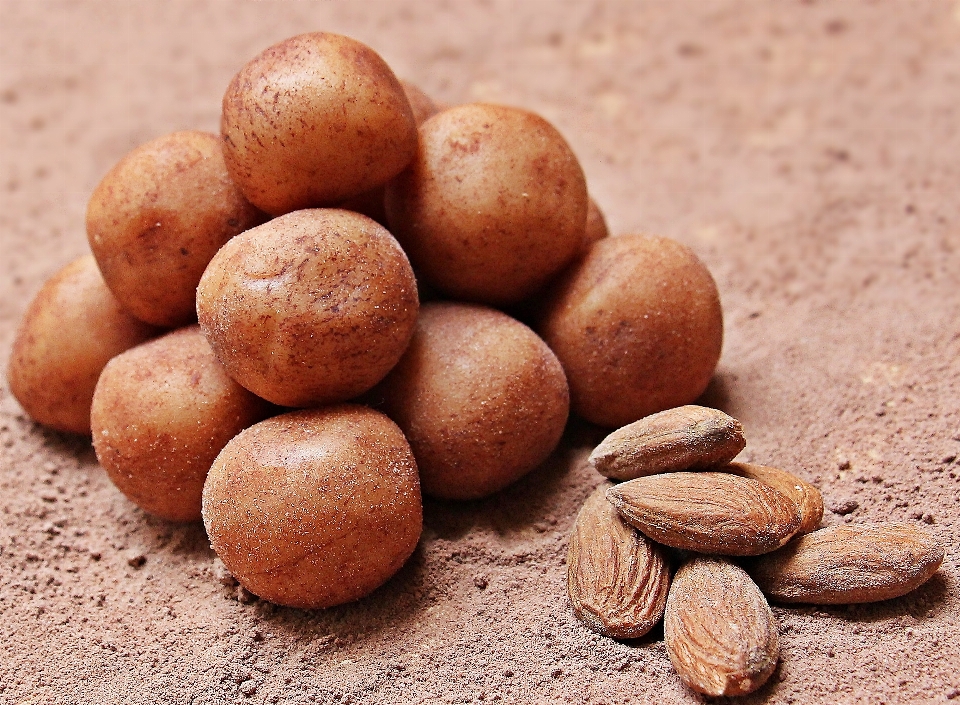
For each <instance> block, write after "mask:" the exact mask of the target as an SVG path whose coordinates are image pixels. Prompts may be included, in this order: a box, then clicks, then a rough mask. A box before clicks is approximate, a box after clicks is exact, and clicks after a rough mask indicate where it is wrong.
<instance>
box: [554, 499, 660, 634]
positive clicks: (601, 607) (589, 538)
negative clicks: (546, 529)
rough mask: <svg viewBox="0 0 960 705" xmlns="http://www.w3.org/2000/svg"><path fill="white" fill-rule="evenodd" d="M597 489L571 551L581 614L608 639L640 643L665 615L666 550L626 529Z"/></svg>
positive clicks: (570, 571) (570, 588) (571, 577)
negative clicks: (664, 551) (640, 638)
mask: <svg viewBox="0 0 960 705" xmlns="http://www.w3.org/2000/svg"><path fill="white" fill-rule="evenodd" d="M610 486H611V485H610V483H609V482H605V483H603V484H602V485H600V487H598V488H597V489H596V490H595V491H594V493H593V494H592V495H590V497H588V498H587V501H586V502H585V503H584V505H583V507H582V508H581V509H580V513H579V514H578V515H577V520H576V523H575V524H574V526H573V534H572V535H571V537H570V547H569V550H568V553H567V593H568V594H569V596H570V603H571V605H572V606H573V612H574V614H576V616H577V617H578V618H579V619H580V621H582V622H583V623H584V624H586V625H587V626H588V627H590V628H591V629H593V630H594V631H596V632H599V633H600V634H603V635H604V636H609V637H613V638H614V639H636V638H638V637H641V636H643V635H644V634H646V633H647V632H648V631H650V629H652V628H653V625H655V624H656V623H657V622H658V621H660V618H661V617H662V616H663V610H664V606H665V604H666V601H667V590H668V589H669V587H670V570H669V567H668V566H667V562H666V560H665V558H664V555H663V550H662V549H661V548H660V547H659V546H657V545H656V544H655V543H653V542H652V541H650V540H649V539H648V538H647V537H646V536H644V535H643V534H641V533H640V532H639V531H636V530H634V529H633V528H632V527H631V526H629V525H627V524H626V523H625V522H624V521H623V520H622V519H621V518H620V515H619V514H618V513H617V510H616V509H614V507H613V505H611V504H610V503H609V502H608V501H607V500H606V491H607V489H608V488H609V487H610Z"/></svg>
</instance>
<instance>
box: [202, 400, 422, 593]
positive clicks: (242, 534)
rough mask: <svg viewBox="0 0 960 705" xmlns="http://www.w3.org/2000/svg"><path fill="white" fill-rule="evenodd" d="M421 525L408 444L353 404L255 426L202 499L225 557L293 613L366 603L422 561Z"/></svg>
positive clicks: (247, 582) (244, 580) (256, 589)
mask: <svg viewBox="0 0 960 705" xmlns="http://www.w3.org/2000/svg"><path fill="white" fill-rule="evenodd" d="M422 520H423V510H422V505H421V498H420V484H419V481H418V480H417V466H416V463H415V462H414V459H413V454H412V453H411V452H410V446H409V445H408V444H407V441H406V439H404V437H403V434H402V433H401V432H400V429H399V428H397V426H396V424H394V423H393V422H392V421H390V419H388V418H387V417H386V416H384V415H383V414H381V413H380V412H377V411H374V410H372V409H369V408H367V407H363V406H357V405H353V404H344V405H340V406H332V407H327V408H324V409H310V410H307V411H297V412H292V413H288V414H283V415H281V416H275V417H273V418H272V419H268V420H267V421H263V422H261V423H259V424H257V425H255V426H251V427H250V428H249V429H247V430H246V431H244V432H243V433H241V434H240V435H239V436H237V437H236V438H234V439H233V440H232V441H230V443H228V444H227V446H226V447H225V448H224V449H223V452H221V453H220V455H219V456H218V457H217V459H216V462H214V464H213V467H212V468H211V469H210V474H209V475H208V476H207V483H206V486H205V487H204V489H203V522H204V526H206V529H207V535H208V536H209V537H210V542H211V544H212V545H213V549H214V550H215V551H216V552H217V555H218V556H220V559H221V560H222V561H223V562H224V564H225V565H226V566H227V568H228V569H229V570H230V572H231V573H232V574H233V575H234V576H235V577H236V578H237V580H239V581H240V583H241V584H242V585H243V586H244V587H245V588H247V589H248V590H250V592H252V593H254V594H256V595H259V596H260V597H262V598H264V599H267V600H270V601H271V602H276V603H278V604H281V605H288V606H291V607H301V608H307V609H312V608H318V607H331V606H333V605H339V604H342V603H344V602H350V601H351V600H357V599H359V598H361V597H363V596H364V595H367V594H369V593H370V592H372V591H373V590H375V589H376V588H377V587H379V586H380V585H382V584H383V583H384V582H386V580H387V579H389V578H390V576H392V575H393V574H394V573H396V572H397V571H398V570H399V569H400V567H401V566H402V565H403V564H404V562H406V560H407V558H409V557H410V554H411V553H413V550H414V548H416V545H417V541H418V540H419V538H420V530H421V527H422Z"/></svg>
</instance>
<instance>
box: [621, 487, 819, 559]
mask: <svg viewBox="0 0 960 705" xmlns="http://www.w3.org/2000/svg"><path fill="white" fill-rule="evenodd" d="M607 499H608V500H610V501H611V502H612V503H613V505H614V506H615V507H616V508H617V511H619V512H620V514H621V515H622V516H623V517H624V519H626V520H627V522H628V523H629V524H631V525H633V526H635V527H636V528H638V529H640V531H642V532H643V533H644V534H646V535H647V536H649V537H650V538H652V539H653V540H654V541H657V542H659V543H662V544H664V545H666V546H672V547H673V548H682V549H686V550H688V551H696V552H698V553H716V554H720V555H725V556H756V555H759V554H761V553H769V552H770V551H774V550H776V549H777V548H779V547H780V546H782V545H783V544H785V543H786V542H787V541H788V540H790V537H791V536H793V535H794V534H795V533H796V532H797V529H798V528H799V527H800V513H799V512H798V511H797V507H796V505H795V504H794V503H793V502H792V501H791V500H790V499H789V498H787V497H786V496H784V495H783V494H782V493H780V492H778V491H777V490H775V489H773V488H772V487H770V486H769V485H765V484H763V483H762V482H758V481H757V480H751V479H750V478H746V477H738V476H737V475H731V474H729V473H722V472H673V473H664V474H661V475H651V476H650V477H639V478H637V479H636V480H630V481H629V482H624V483H623V484H621V485H617V486H616V487H612V488H610V489H609V490H607Z"/></svg>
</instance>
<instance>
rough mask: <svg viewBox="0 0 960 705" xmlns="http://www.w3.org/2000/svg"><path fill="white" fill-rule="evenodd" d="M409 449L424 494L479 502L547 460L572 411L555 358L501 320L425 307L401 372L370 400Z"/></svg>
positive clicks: (470, 310)
mask: <svg viewBox="0 0 960 705" xmlns="http://www.w3.org/2000/svg"><path fill="white" fill-rule="evenodd" d="M372 397H373V398H374V399H375V400H382V401H383V404H384V407H383V408H384V410H385V411H386V412H387V415H388V416H390V417H391V418H392V419H393V420H394V421H396V422H397V424H398V425H399V426H400V428H402V429H403V432H404V433H405V434H406V436H407V439H408V440H409V441H410V446H411V447H412V448H413V454H414V456H416V458H417V466H418V467H419V468H420V482H421V484H422V486H423V491H424V493H426V494H429V495H432V496H434V497H441V498H447V499H475V498H478V497H485V496H487V495H489V494H492V493H494V492H496V491H498V490H501V489H503V488H504V487H506V486H507V485H509V484H511V483H512V482H514V481H516V480H517V479H519V478H520V477H521V476H523V475H524V474H526V473H527V472H529V471H530V470H532V469H533V468H535V467H536V466H537V465H539V464H540V463H542V462H543V461H544V460H546V458H547V456H549V455H550V453H551V452H552V451H553V449H554V448H555V447H556V445H557V443H558V442H559V440H560V436H561V435H562V434H563V429H564V426H565V424H566V422H567V414H568V412H569V408H570V398H569V394H568V391H567V381H566V378H565V377H564V374H563V368H562V367H561V366H560V363H559V361H558V360H557V358H556V356H555V355H554V354H553V353H552V352H551V351H550V348H548V347H547V346H546V344H545V343H544V342H543V341H542V340H541V339H540V338H539V337H537V335H536V333H534V332H533V331H532V330H530V329H529V328H527V326H525V325H523V324H522V323H520V322H519V321H517V320H514V319H513V318H510V317H509V316H508V315H506V314H505V313H501V312H500V311H496V310H494V309H491V308H487V307H485V306H478V305H475V304H459V303H431V304H425V305H424V306H423V309H422V311H421V313H420V319H419V320H418V322H417V331H416V333H415V334H414V336H413V340H411V341H410V347H409V348H408V349H407V352H406V353H405V354H404V356H403V358H402V359H401V360H400V362H399V364H398V365H397V366H396V367H395V368H394V369H393V371H392V372H391V373H390V374H389V375H388V376H387V378H386V379H385V380H384V381H383V383H382V384H381V385H380V386H379V387H377V389H376V390H375V391H374V393H373V394H372Z"/></svg>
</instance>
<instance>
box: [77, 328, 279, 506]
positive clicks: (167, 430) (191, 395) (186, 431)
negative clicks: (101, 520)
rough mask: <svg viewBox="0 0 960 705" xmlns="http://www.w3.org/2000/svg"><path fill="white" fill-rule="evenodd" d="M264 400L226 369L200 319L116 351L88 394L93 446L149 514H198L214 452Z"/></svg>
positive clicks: (257, 415) (261, 411) (255, 416)
mask: <svg viewBox="0 0 960 705" xmlns="http://www.w3.org/2000/svg"><path fill="white" fill-rule="evenodd" d="M268 411H269V405H268V404H267V403H266V402H265V401H263V400H262V399H258V398H257V397H255V396H254V395H253V394H251V393H250V392H248V391H247V390H246V389H244V388H243V387H241V386H240V385H239V384H237V383H236V382H234V381H233V380H232V379H230V377H229V376H228V375H227V373H226V371H225V370H224V369H223V366H222V365H220V363H219V362H217V360H216V358H215V357H214V356H213V351H212V350H211V349H210V346H209V344H208V343H207V341H206V339H205V338H204V337H203V334H202V333H201V332H200V329H199V328H198V327H197V326H191V327H189V328H182V329H180V330H177V331H174V332H172V333H168V334H167V335H165V336H163V337H162V338H158V339H156V340H152V341H150V342H149V343H144V344H143V345H139V346H137V347H135V348H132V349H130V350H127V351H126V352H125V353H123V354H121V355H118V356H117V357H115V358H113V359H112V360H111V361H110V362H109V363H108V364H107V366H106V368H104V370H103V374H101V375H100V381H99V382H98V383H97V389H96V392H95V393H94V395H93V408H92V409H91V413H90V419H91V426H92V429H93V448H94V450H95V451H96V453H97V459H98V460H99V461H100V464H101V465H102V466H103V469H104V470H106V471H107V475H108V476H109V477H110V479H111V480H112V481H113V484H114V485H116V486H117V488H118V489H119V490H120V491H121V492H123V494H124V495H126V496H127V498H128V499H129V500H130V501H131V502H133V503H134V504H136V505H137V506H138V507H140V508H141V509H143V510H144V511H146V512H149V513H150V514H155V515H157V516H159V517H162V518H163V519H168V520H170V521H199V519H200V495H201V494H202V492H203V481H204V479H205V478H206V476H207V471H208V470H209V469H210V465H211V464H212V463H213V461H214V459H215V458H216V457H217V454H218V453H219V452H220V451H221V450H222V449H223V447H224V446H225V445H226V444H227V441H229V440H230V439H231V438H233V437H234V436H236V435H237V434H238V433H240V431H242V430H243V429H245V428H246V427H247V426H250V425H251V424H253V423H256V422H257V421H259V420H260V419H262V418H264V417H265V416H266V415H267V413H268Z"/></svg>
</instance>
